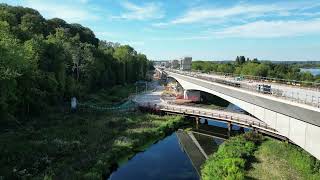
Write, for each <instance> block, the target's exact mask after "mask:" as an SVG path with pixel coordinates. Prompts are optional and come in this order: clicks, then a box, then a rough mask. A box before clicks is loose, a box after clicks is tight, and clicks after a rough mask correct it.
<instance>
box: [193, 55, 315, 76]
mask: <svg viewBox="0 0 320 180" xmlns="http://www.w3.org/2000/svg"><path fill="white" fill-rule="evenodd" d="M192 69H193V70H199V71H202V72H211V71H213V72H221V73H233V74H238V75H251V76H262V77H271V78H280V79H291V80H297V81H309V82H315V81H317V80H318V81H319V79H320V77H315V76H313V75H312V74H311V73H310V72H300V69H299V66H298V65H296V64H291V65H289V64H274V63H271V62H261V61H258V59H256V58H255V59H253V60H250V59H248V58H247V60H245V57H244V56H237V58H236V60H235V62H234V63H219V62H209V61H194V62H192Z"/></svg>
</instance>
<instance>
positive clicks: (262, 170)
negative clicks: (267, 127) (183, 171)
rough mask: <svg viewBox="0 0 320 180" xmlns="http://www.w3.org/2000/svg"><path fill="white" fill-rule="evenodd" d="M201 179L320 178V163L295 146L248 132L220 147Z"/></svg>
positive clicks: (206, 163)
mask: <svg viewBox="0 0 320 180" xmlns="http://www.w3.org/2000/svg"><path fill="white" fill-rule="evenodd" d="M201 177H202V179H203V180H214V179H319V178H320V161H319V160H316V159H315V158H314V157H313V156H311V155H309V154H308V153H307V152H305V151H304V150H303V149H301V148H300V147H297V146H295V145H293V144H289V143H287V142H283V141H279V140H276V139H273V138H270V137H265V136H262V135H260V134H256V133H254V132H247V133H245V134H242V135H238V136H236V137H232V138H230V139H228V140H226V141H225V142H224V143H223V144H222V145H220V146H219V149H218V151H217V152H216V153H214V154H213V155H211V156H210V157H209V159H208V160H207V161H206V162H205V164H204V165H203V166H202V170H201Z"/></svg>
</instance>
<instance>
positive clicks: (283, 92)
mask: <svg viewBox="0 0 320 180" xmlns="http://www.w3.org/2000/svg"><path fill="white" fill-rule="evenodd" d="M169 71H172V72H175V73H178V74H183V75H187V76H192V77H198V78H200V79H201V78H203V77H205V78H213V79H219V80H226V81H229V82H237V83H240V84H241V85H242V88H245V89H249V90H250V91H254V92H257V91H256V87H257V85H262V84H265V85H271V89H272V91H273V92H277V95H276V96H277V97H279V98H283V99H286V100H290V101H294V102H297V103H302V104H307V105H311V106H313V107H318V108H320V90H319V88H318V89H317V88H307V87H300V86H293V85H286V84H279V83H274V82H271V81H264V80H260V81H258V80H249V79H243V80H241V81H236V80H235V78H234V77H231V76H223V75H218V74H208V73H199V72H189V71H179V70H169ZM266 95H267V94H266Z"/></svg>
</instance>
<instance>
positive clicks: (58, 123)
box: [0, 113, 183, 179]
mask: <svg viewBox="0 0 320 180" xmlns="http://www.w3.org/2000/svg"><path fill="white" fill-rule="evenodd" d="M182 122H183V118H182V117H180V116H156V115H151V114H139V113H136V114H108V113H99V114H94V113H78V114H61V113H58V114H57V113H56V114H54V116H52V117H51V116H50V115H49V116H48V118H46V119H43V118H42V119H41V121H37V123H36V124H35V125H34V127H27V128H23V129H19V130H16V131H14V132H6V133H1V135H0V144H5V146H0V153H1V156H0V174H1V176H4V177H5V178H7V179H101V178H102V175H103V174H105V173H107V174H108V172H109V173H110V171H111V169H112V168H111V167H112V165H114V164H120V163H123V162H124V161H126V160H127V159H128V158H130V157H132V156H133V155H134V154H135V153H136V152H137V151H141V150H143V149H144V148H146V147H147V145H150V144H152V143H154V142H155V141H157V140H159V139H161V138H162V137H164V136H165V135H166V134H167V133H171V132H173V131H174V130H175V129H176V128H177V127H179V126H180V125H181V123H182ZM12 142H15V143H12ZM109 168H110V169H109Z"/></svg>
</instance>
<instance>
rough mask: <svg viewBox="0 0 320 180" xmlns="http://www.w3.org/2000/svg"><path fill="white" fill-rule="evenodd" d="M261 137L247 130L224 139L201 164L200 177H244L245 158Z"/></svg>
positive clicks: (207, 178)
mask: <svg viewBox="0 0 320 180" xmlns="http://www.w3.org/2000/svg"><path fill="white" fill-rule="evenodd" d="M262 139H263V136H262V135H259V134H257V133H254V132H247V133H245V134H243V135H239V136H237V137H232V138H230V139H229V140H226V141H225V142H224V143H223V144H222V145H220V147H219V149H218V151H217V152H216V153H214V154H213V155H211V156H210V157H209V159H208V160H207V161H206V162H205V164H204V165H203V166H202V169H201V177H202V179H203V180H212V179H244V169H245V167H246V163H247V160H246V159H247V158H248V157H250V156H252V155H253V152H254V151H255V149H256V145H257V144H258V143H260V142H261V141H262Z"/></svg>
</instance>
